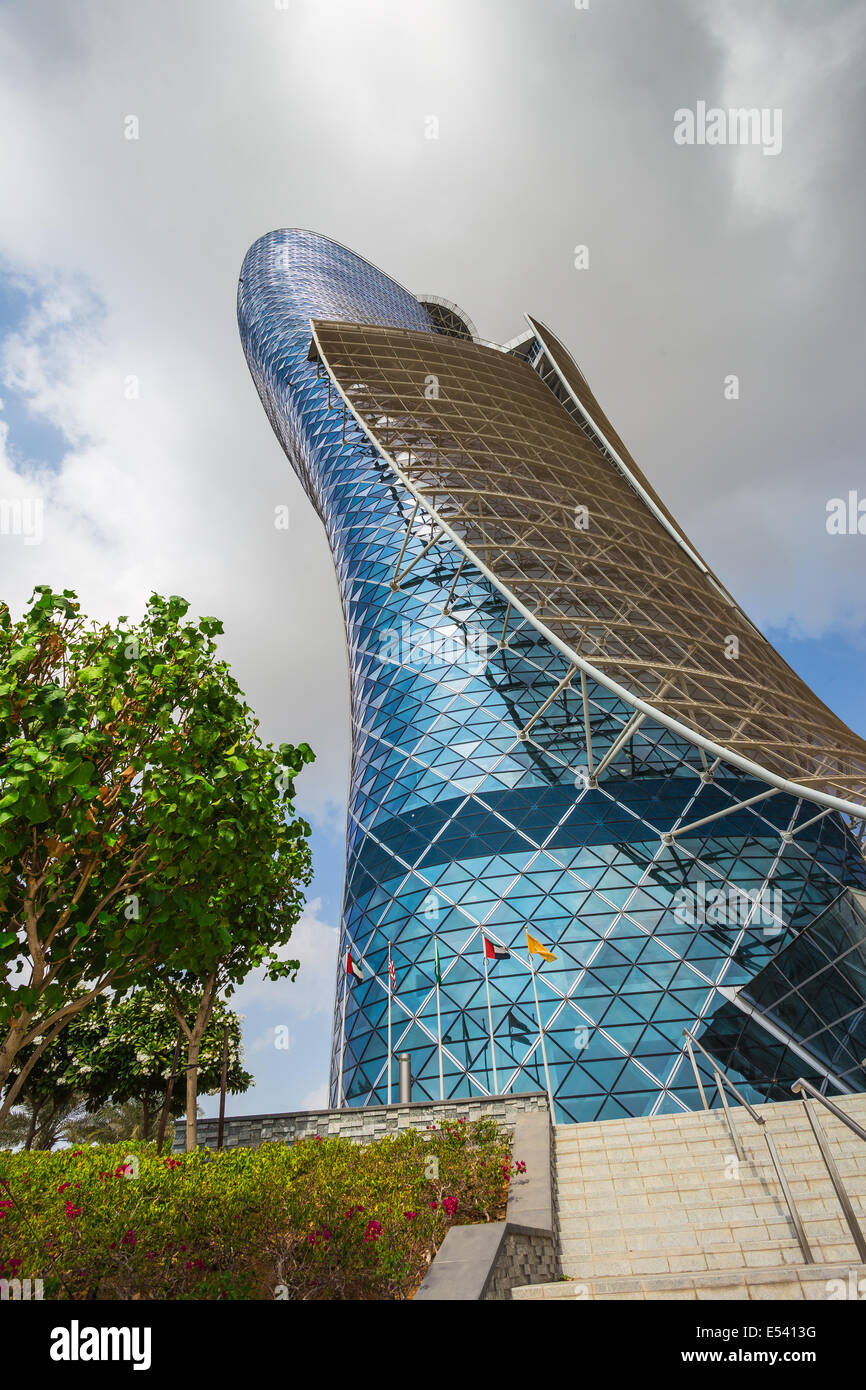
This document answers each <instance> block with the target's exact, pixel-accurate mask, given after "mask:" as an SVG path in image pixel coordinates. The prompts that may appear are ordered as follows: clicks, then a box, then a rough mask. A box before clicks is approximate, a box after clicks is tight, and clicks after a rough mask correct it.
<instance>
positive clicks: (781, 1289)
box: [511, 1264, 866, 1302]
mask: <svg viewBox="0 0 866 1390" xmlns="http://www.w3.org/2000/svg"><path fill="white" fill-rule="evenodd" d="M511 1297H512V1298H516V1299H518V1300H520V1301H521V1302H538V1301H539V1300H545V1301H546V1300H548V1299H560V1300H562V1299H570V1300H572V1301H586V1300H590V1301H594V1302H605V1301H608V1302H614V1301H621V1300H622V1301H629V1300H631V1301H634V1300H644V1301H652V1300H657V1301H664V1300H668V1299H676V1300H688V1301H692V1302H707V1301H712V1300H714V1299H715V1300H719V1299H721V1300H724V1301H728V1300H730V1299H737V1300H749V1299H752V1300H755V1301H760V1300H764V1299H791V1300H806V1299H821V1300H824V1299H834V1300H839V1301H841V1300H843V1299H844V1300H848V1299H851V1298H854V1297H857V1298H859V1299H863V1298H864V1297H866V1265H849V1264H838V1265H823V1264H822V1265H803V1264H800V1265H785V1266H783V1267H781V1268H775V1269H750V1270H746V1271H743V1272H741V1273H731V1272H728V1273H719V1274H667V1275H664V1274H657V1275H647V1276H645V1277H644V1278H632V1279H593V1280H590V1281H589V1282H588V1283H581V1282H580V1281H579V1280H570V1279H561V1280H559V1282H558V1283H556V1284H532V1285H529V1286H528V1287H525V1288H519V1289H512V1290H511Z"/></svg>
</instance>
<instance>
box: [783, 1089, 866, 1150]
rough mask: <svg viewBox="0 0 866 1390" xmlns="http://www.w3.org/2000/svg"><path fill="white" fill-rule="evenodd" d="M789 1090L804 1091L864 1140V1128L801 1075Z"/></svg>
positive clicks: (865, 1135) (865, 1137)
mask: <svg viewBox="0 0 866 1390" xmlns="http://www.w3.org/2000/svg"><path fill="white" fill-rule="evenodd" d="M791 1090H792V1091H793V1092H794V1094H795V1095H796V1094H797V1093H798V1092H800V1093H802V1092H803V1091H806V1092H807V1093H808V1094H809V1095H810V1096H811V1097H812V1099H813V1100H818V1101H820V1102H821V1104H822V1105H823V1107H824V1109H825V1110H829V1111H830V1114H831V1115H835V1116H836V1119H837V1120H841V1121H842V1123H843V1125H847V1126H848V1128H849V1129H850V1130H851V1131H852V1132H853V1133H854V1134H856V1135H857V1137H858V1139H863V1140H866V1129H863V1128H861V1126H860V1125H858V1123H857V1121H856V1120H852V1119H851V1116H850V1115H846V1114H845V1111H844V1110H840V1109H839V1107H838V1105H834V1104H833V1102H832V1100H828V1099H827V1097H826V1096H822V1095H821V1092H820V1091H816V1090H815V1087H814V1086H813V1085H812V1084H811V1082H809V1081H806V1080H804V1078H803V1077H802V1076H801V1077H800V1078H799V1080H798V1081H795V1082H794V1084H793V1086H792V1087H791Z"/></svg>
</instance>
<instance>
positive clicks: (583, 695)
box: [580, 671, 595, 781]
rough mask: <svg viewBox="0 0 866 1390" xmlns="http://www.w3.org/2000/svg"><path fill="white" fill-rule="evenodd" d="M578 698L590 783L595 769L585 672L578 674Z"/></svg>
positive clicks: (593, 778)
mask: <svg viewBox="0 0 866 1390" xmlns="http://www.w3.org/2000/svg"><path fill="white" fill-rule="evenodd" d="M580 697H581V700H582V702H583V727H584V731H585V733H586V765H587V767H588V768H589V778H590V781H594V780H595V768H594V766H593V761H592V733H591V731H590V727H589V698H588V696H587V693H586V672H585V671H581V673H580Z"/></svg>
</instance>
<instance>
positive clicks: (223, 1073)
mask: <svg viewBox="0 0 866 1390" xmlns="http://www.w3.org/2000/svg"><path fill="white" fill-rule="evenodd" d="M228 1071H229V1026H228V1024H227V1023H224V1024H223V1060H222V1068H221V1070H220V1117H219V1124H218V1125H217V1148H218V1149H221V1148H222V1146H223V1130H224V1128H225V1121H226V1082H227V1080H228Z"/></svg>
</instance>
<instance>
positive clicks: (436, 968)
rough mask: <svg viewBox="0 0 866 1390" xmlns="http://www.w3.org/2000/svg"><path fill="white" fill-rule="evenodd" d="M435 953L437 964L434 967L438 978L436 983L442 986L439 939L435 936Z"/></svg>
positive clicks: (434, 972)
mask: <svg viewBox="0 0 866 1390" xmlns="http://www.w3.org/2000/svg"><path fill="white" fill-rule="evenodd" d="M433 952H434V955H435V962H434V965H433V974H434V976H435V977H436V983H437V985H441V983H442V971H441V970H440V968H439V938H438V937H436V936H434V938H433Z"/></svg>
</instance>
